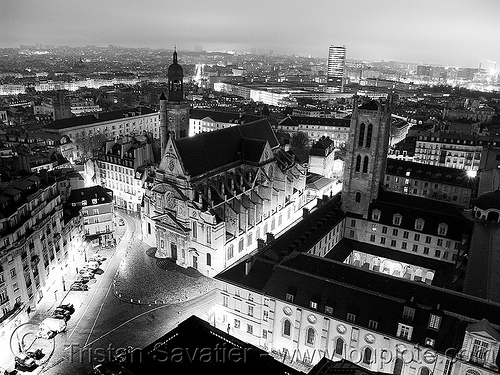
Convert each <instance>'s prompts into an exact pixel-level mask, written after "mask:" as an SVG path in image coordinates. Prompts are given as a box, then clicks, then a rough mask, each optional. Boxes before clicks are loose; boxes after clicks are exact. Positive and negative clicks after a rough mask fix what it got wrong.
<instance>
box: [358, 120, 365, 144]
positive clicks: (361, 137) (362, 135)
mask: <svg viewBox="0 0 500 375" xmlns="http://www.w3.org/2000/svg"><path fill="white" fill-rule="evenodd" d="M364 138H365V124H364V123H362V124H361V125H360V126H359V138H358V147H363V140H364Z"/></svg>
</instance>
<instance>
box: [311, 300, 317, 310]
mask: <svg viewBox="0 0 500 375" xmlns="http://www.w3.org/2000/svg"><path fill="white" fill-rule="evenodd" d="M309 307H310V308H311V309H314V310H316V309H317V308H318V303H317V302H314V301H310V302H309Z"/></svg>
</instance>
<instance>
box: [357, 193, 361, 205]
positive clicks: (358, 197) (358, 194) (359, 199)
mask: <svg viewBox="0 0 500 375" xmlns="http://www.w3.org/2000/svg"><path fill="white" fill-rule="evenodd" d="M356 202H358V203H359V202H361V193H360V192H359V191H358V192H357V193H356Z"/></svg>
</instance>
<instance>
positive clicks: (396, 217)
mask: <svg viewBox="0 0 500 375" xmlns="http://www.w3.org/2000/svg"><path fill="white" fill-rule="evenodd" d="M402 218H403V217H402V216H401V215H400V214H394V216H393V217H392V223H393V224H394V225H401V219H402Z"/></svg>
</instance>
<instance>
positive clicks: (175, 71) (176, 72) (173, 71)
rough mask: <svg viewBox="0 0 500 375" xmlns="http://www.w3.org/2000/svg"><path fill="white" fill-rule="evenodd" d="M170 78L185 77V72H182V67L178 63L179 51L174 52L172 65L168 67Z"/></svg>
mask: <svg viewBox="0 0 500 375" xmlns="http://www.w3.org/2000/svg"><path fill="white" fill-rule="evenodd" d="M168 76H169V77H172V78H174V77H184V71H183V70H182V66H180V65H179V63H178V62H177V51H174V55H173V60H172V64H170V66H169V67H168Z"/></svg>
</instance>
